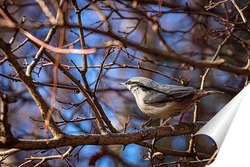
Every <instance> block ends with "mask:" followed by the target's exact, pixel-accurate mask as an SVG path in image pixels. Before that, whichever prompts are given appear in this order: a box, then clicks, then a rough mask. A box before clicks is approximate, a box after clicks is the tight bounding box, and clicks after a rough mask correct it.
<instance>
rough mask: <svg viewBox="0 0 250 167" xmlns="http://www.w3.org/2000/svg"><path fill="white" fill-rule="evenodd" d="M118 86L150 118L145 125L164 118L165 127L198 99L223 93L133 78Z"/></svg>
mask: <svg viewBox="0 0 250 167" xmlns="http://www.w3.org/2000/svg"><path fill="white" fill-rule="evenodd" d="M120 84H121V85H124V86H125V87H126V88H127V89H128V90H130V91H131V92H132V94H133V95H134V97H135V100H136V103H137V105H138V107H139V108H140V110H141V111H142V112H143V113H144V114H146V115H148V116H149V117H150V120H149V121H148V122H147V123H146V124H145V125H147V124H149V123H150V122H151V120H155V119H159V118H166V119H167V120H166V121H165V122H164V123H163V124H164V125H166V124H167V122H168V121H169V120H170V119H171V118H173V117H175V116H177V115H179V114H184V113H186V112H187V111H189V110H190V108H191V107H192V106H193V105H194V103H195V102H197V101H198V100H199V99H200V98H202V97H204V96H208V95H211V94H218V93H219V94H221V93H223V92H220V91H212V90H211V91H206V90H197V89H195V88H193V87H190V86H187V87H186V86H177V85H169V84H162V83H159V82H155V81H153V80H151V79H148V78H145V77H134V78H131V79H129V80H128V81H127V82H125V83H120Z"/></svg>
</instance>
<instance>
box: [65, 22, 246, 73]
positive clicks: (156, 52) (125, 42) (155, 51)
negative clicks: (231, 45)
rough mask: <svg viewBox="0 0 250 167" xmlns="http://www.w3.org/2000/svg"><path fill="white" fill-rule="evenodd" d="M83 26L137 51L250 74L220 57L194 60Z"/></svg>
mask: <svg viewBox="0 0 250 167" xmlns="http://www.w3.org/2000/svg"><path fill="white" fill-rule="evenodd" d="M69 26H70V27H78V25H74V24H70V25H69ZM82 28H83V29H85V30H89V31H93V32H95V33H98V34H103V35H106V36H109V37H112V38H114V39H116V40H119V41H120V42H122V43H123V45H124V46H130V47H133V48H135V49H136V50H137V51H141V52H144V53H147V54H151V55H157V56H160V57H162V58H164V59H166V60H169V61H170V60H171V61H176V62H180V63H185V64H188V65H190V66H193V67H194V68H217V69H219V70H221V71H226V72H230V73H234V74H238V75H250V70H249V69H245V68H244V67H237V66H234V65H231V64H228V63H226V62H225V60H224V59H220V60H218V61H214V62H209V61H206V60H193V59H190V58H189V57H185V56H183V55H182V56H181V55H178V54H175V53H166V51H163V50H159V49H154V48H150V47H148V46H143V45H142V44H140V43H137V42H135V41H132V40H126V39H124V38H122V37H120V36H119V35H116V34H115V33H113V32H111V31H109V32H105V31H102V30H99V29H95V28H92V27H87V26H84V27H82ZM187 56H188V55H187Z"/></svg>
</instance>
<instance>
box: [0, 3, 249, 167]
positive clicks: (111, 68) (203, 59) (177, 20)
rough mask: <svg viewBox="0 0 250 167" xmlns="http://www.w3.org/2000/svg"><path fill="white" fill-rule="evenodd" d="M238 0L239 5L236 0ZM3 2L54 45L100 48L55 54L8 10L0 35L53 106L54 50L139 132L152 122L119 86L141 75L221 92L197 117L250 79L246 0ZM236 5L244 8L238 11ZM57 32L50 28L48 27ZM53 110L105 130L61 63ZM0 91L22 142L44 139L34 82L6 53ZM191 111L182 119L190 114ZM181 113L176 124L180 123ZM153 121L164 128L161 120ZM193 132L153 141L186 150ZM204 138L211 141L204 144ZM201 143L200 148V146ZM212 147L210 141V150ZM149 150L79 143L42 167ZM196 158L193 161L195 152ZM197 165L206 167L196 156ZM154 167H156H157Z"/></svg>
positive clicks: (121, 159) (10, 161)
mask: <svg viewBox="0 0 250 167" xmlns="http://www.w3.org/2000/svg"><path fill="white" fill-rule="evenodd" d="M233 2H234V3H233ZM0 4H1V9H2V10H3V11H5V13H7V14H8V15H9V17H10V18H11V20H15V22H16V23H17V24H18V25H19V26H21V27H23V28H24V29H25V30H26V31H28V32H29V33H30V34H32V35H33V36H35V37H36V38H37V39H39V40H41V41H46V38H48V36H49V35H50V36H51V37H50V39H49V40H48V41H47V43H49V44H50V45H52V46H54V47H58V46H60V42H61V44H62V45H61V46H60V47H62V48H64V49H72V48H74V49H82V48H96V49H97V50H96V52H95V53H93V54H88V55H81V54H74V53H66V54H59V55H58V54H57V53H55V52H53V51H51V50H46V51H47V52H46V53H45V52H44V51H42V52H41V53H40V52H39V49H40V47H39V46H37V45H35V44H34V42H31V41H30V40H29V39H27V37H26V36H25V35H24V34H23V33H21V32H19V30H18V28H16V27H11V26H10V25H8V24H7V23H8V22H7V21H6V18H5V17H4V16H3V15H2V14H1V17H0V18H1V21H0V37H1V38H2V39H3V40H4V41H5V42H6V43H9V44H10V45H11V49H12V53H13V54H14V55H15V56H16V60H17V61H18V62H19V64H20V65H21V66H22V68H23V70H24V71H25V72H26V73H27V71H28V68H29V67H30V65H31V64H32V62H34V61H36V60H37V61H36V63H35V66H34V68H32V71H31V73H30V75H31V77H32V79H33V81H34V84H35V85H36V87H37V89H38V90H39V92H40V93H41V95H42V97H43V98H44V99H45V100H46V102H47V103H48V104H52V96H53V92H54V93H55V91H54V89H53V87H54V86H55V84H54V81H55V73H56V72H55V69H56V68H57V67H56V66H55V65H54V63H53V62H52V61H51V59H50V58H49V57H48V55H50V56H52V57H54V58H56V59H57V60H58V63H59V64H60V65H61V67H62V68H64V69H66V70H67V71H68V72H69V73H70V74H72V76H74V77H75V78H76V79H77V80H79V81H80V83H81V84H82V85H83V86H84V87H85V88H86V90H87V91H88V92H92V93H94V94H95V96H96V97H97V99H98V101H99V103H100V104H101V106H102V108H103V110H104V112H105V114H106V115H107V117H108V119H109V120H110V121H111V123H112V125H113V126H114V127H115V128H116V129H117V130H119V131H121V132H122V131H124V129H125V123H127V122H128V121H129V120H130V121H129V123H128V125H127V126H126V132H132V131H136V130H138V129H139V128H140V126H141V125H142V124H143V123H144V122H145V121H147V120H148V117H147V116H145V115H144V114H143V113H141V112H140V110H139V108H138V107H137V105H136V103H135V100H134V97H133V96H132V94H131V93H130V92H129V91H128V90H127V89H125V88H124V87H122V86H121V85H119V84H118V83H121V82H125V81H127V80H128V79H129V78H131V77H135V76H144V77H148V78H151V79H154V80H156V81H158V82H161V83H168V84H175V85H184V86H186V85H188V86H193V87H195V88H197V89H200V88H202V89H205V90H220V91H223V92H225V94H224V95H211V96H208V97H204V98H202V99H201V100H200V103H198V104H197V109H196V110H197V121H202V122H205V121H208V120H209V119H210V118H212V117H213V116H214V115H215V114H216V113H217V112H218V111H219V110H220V109H221V108H222V107H223V106H224V105H225V104H226V103H227V102H228V101H230V99H232V98H233V97H234V96H235V95H236V94H237V93H238V92H239V91H240V90H241V89H242V88H243V87H244V86H245V85H246V84H247V83H248V75H249V70H248V69H249V48H250V41H249V39H250V33H249V29H250V28H249V22H248V20H249V19H250V18H249V16H250V10H249V7H248V4H249V1H230V0H228V1H196V0H178V1H172V0H158V1H156V0H141V1H137V0H126V1H119V0H106V1H105V0H100V1H98V0H93V1H91V0H90V1H87V0H61V1H56V0H45V1H39V0H37V1H33V0H22V1H21V0H13V1H12V0H4V1H0ZM237 7H239V8H240V9H242V10H241V12H239V11H238V10H237ZM52 29H54V32H53V33H50V32H51V31H52ZM56 74H57V77H58V78H57V79H58V80H57V83H56V84H57V89H56V93H55V99H56V102H55V103H53V105H54V107H55V108H56V109H57V110H58V112H54V113H53V116H54V119H55V121H56V123H57V125H58V126H59V127H60V128H61V129H62V130H63V132H65V133H67V134H89V133H98V127H97V125H96V122H95V120H94V115H93V113H92V111H91V108H90V106H89V105H88V103H86V99H85V97H84V95H83V94H82V93H81V92H79V91H78V88H77V86H76V85H75V84H74V82H73V81H72V78H69V76H68V75H67V74H65V73H64V72H62V70H61V69H58V73H56ZM0 91H1V92H4V93H6V94H8V95H9V96H14V97H16V98H17V102H16V103H12V104H10V106H9V112H8V117H9V123H10V124H11V128H12V133H13V134H14V136H15V137H17V138H22V139H43V138H45V137H46V132H45V130H44V127H43V125H44V120H43V118H42V116H41V114H40V112H39V110H38V108H37V106H36V104H35V103H34V100H33V99H32V97H31V96H30V94H29V92H28V91H27V88H26V87H25V86H24V84H23V83H22V81H21V80H20V79H19V77H18V76H17V75H16V73H15V72H14V70H13V67H12V66H11V65H10V63H9V62H8V61H7V60H4V55H3V53H2V52H0ZM193 111H194V108H193V109H192V110H190V112H188V113H186V114H185V115H184V118H183V120H182V121H183V122H192V121H193ZM179 118H180V117H179V116H178V117H176V118H174V119H173V120H171V122H170V124H173V125H174V124H178V122H179ZM152 125H154V126H155V125H159V121H155V122H154V123H153V124H152ZM189 139H190V136H178V137H168V138H163V139H161V140H159V141H158V142H157V143H156V145H158V146H161V147H165V148H169V149H174V150H181V151H185V150H187V149H188V148H189ZM205 140H206V139H204V142H205ZM201 147H202V146H201ZM66 149H67V148H57V149H51V150H35V151H25V150H24V151H20V152H18V153H16V154H14V155H12V156H9V157H2V160H1V163H2V164H3V165H6V166H7V165H8V166H17V165H20V166H33V165H35V164H37V163H38V161H32V162H29V163H27V164H25V162H27V160H26V159H25V158H28V157H30V156H48V155H55V154H61V153H63V152H65V150H66ZM204 149H205V148H204ZM147 153H148V149H147V148H144V147H141V146H139V145H136V144H129V145H127V146H126V147H124V146H118V145H111V146H92V145H86V146H78V147H76V148H75V149H74V151H73V152H72V153H71V155H70V156H69V157H67V158H66V159H52V160H49V161H46V162H45V163H43V165H44V166H98V167H104V166H150V165H152V162H150V161H148V160H147V158H145V157H146V156H147ZM191 159H192V158H191ZM187 160H190V159H188V158H187V159H185V158H183V157H178V156H171V155H164V156H163V157H162V158H161V163H160V164H162V165H165V166H171V165H172V166H177V164H180V165H182V166H185V165H187V164H186V162H187ZM190 162H191V160H190V161H189V165H190V166H202V164H201V163H193V164H191V163H190ZM152 166H153V165H152Z"/></svg>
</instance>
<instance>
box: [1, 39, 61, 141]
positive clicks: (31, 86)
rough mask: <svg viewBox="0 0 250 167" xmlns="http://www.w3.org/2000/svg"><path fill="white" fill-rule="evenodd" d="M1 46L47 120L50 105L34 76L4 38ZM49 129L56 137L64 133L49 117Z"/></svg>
mask: <svg viewBox="0 0 250 167" xmlns="http://www.w3.org/2000/svg"><path fill="white" fill-rule="evenodd" d="M0 48H1V50H2V52H3V54H4V56H5V57H6V58H7V60H8V61H9V62H10V64H11V65H12V67H13V69H14V71H15V72H16V74H17V75H18V77H19V78H20V80H21V81H22V82H23V84H24V85H25V86H26V88H27V90H28V91H29V93H30V94H31V96H32V98H33V100H34V101H35V103H36V105H37V107H38V108H39V110H40V112H41V115H42V116H43V118H44V119H45V120H46V119H47V118H48V111H49V109H50V107H49V105H48V104H47V103H46V101H45V100H44V99H43V97H42V96H41V94H40V93H39V92H38V90H37V88H36V87H35V85H34V83H33V81H32V78H31V77H29V76H27V75H26V74H25V72H24V71H23V69H22V67H21V66H20V64H19V63H18V62H17V60H16V57H15V55H14V54H13V53H12V52H11V48H10V45H8V44H6V43H5V42H4V40H3V39H1V38H0ZM49 130H50V131H51V133H52V134H53V136H54V137H55V138H60V137H62V136H63V135H64V133H63V132H62V131H61V129H60V128H58V127H57V125H56V124H55V122H54V120H53V118H50V119H49Z"/></svg>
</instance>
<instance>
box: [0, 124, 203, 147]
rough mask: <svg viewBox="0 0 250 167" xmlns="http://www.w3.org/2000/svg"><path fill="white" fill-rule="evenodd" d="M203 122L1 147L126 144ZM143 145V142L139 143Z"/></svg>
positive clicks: (176, 132) (194, 128)
mask: <svg viewBox="0 0 250 167" xmlns="http://www.w3.org/2000/svg"><path fill="white" fill-rule="evenodd" d="M203 125H204V123H190V124H181V125H174V126H172V127H170V126H167V127H159V126H157V127H149V128H146V129H142V130H139V131H136V132H130V133H110V134H83V135H65V136H63V137H62V138H60V139H55V138H53V139H38V140H26V139H20V140H18V141H16V142H15V143H13V144H12V145H6V146H5V147H2V148H16V149H21V150H39V149H52V148H58V147H64V146H73V147H76V146H80V145H128V144H131V143H137V142H141V141H144V140H149V139H153V138H155V137H156V138H162V137H169V136H179V135H188V134H193V133H196V132H197V131H198V130H199V129H200V128H201V127H202V126H203ZM140 145H143V143H140Z"/></svg>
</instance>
